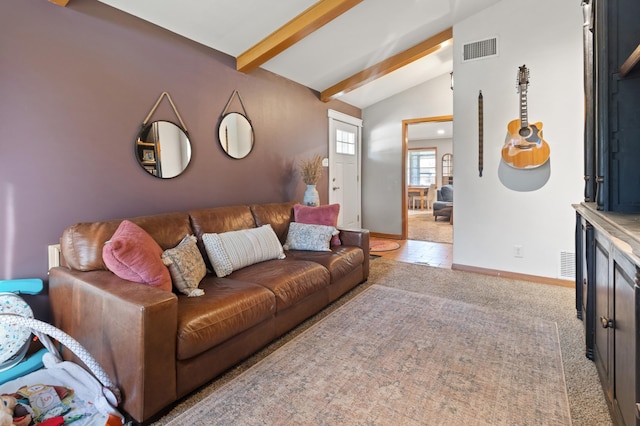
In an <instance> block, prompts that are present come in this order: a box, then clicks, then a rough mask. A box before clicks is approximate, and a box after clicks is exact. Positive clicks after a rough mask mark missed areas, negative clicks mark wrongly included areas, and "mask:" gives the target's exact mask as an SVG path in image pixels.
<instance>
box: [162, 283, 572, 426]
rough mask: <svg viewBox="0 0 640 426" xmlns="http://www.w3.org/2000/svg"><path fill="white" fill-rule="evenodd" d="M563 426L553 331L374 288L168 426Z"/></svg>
mask: <svg viewBox="0 0 640 426" xmlns="http://www.w3.org/2000/svg"><path fill="white" fill-rule="evenodd" d="M213 424H222V425H319V424H325V425H343V424H349V425H355V424H362V425H392V424H397V425H407V426H409V425H416V426H418V425H425V424H441V425H468V424H475V425H487V426H489V425H513V424H518V425H540V424H549V425H570V424H571V419H570V417H569V404H568V401H567V394H566V389H565V382H564V375H563V370H562V361H561V356H560V344H559V341H558V333H557V328H556V324H555V323H553V322H550V321H545V320H542V319H539V318H527V319H521V318H517V317H513V316H511V317H507V316H505V315H504V314H503V313H498V312H496V311H493V310H491V309H486V308H480V307H477V306H474V305H470V304H466V303H462V302H457V301H452V300H448V299H443V298H438V297H433V296H427V295H421V294H417V293H414V292H408V291H405V290H400V289H394V288H389V287H383V286H375V285H374V286H371V287H369V288H368V289H367V290H366V291H365V292H363V293H362V294H360V295H359V296H358V297H356V298H354V299H353V300H351V301H350V302H349V303H348V304H346V305H344V306H343V307H342V308H341V309H339V310H337V311H335V312H334V313H332V314H331V315H330V316H328V317H326V318H325V319H324V320H322V321H320V322H319V323H317V324H315V325H314V326H313V327H311V328H310V329H309V330H307V331H306V332H305V333H303V334H301V335H300V336H298V337H297V338H295V339H294V340H292V341H291V342H289V343H287V344H286V345H284V346H283V347H282V348H280V349H279V350H278V351H276V352H274V353H273V354H271V355H270V356H268V357H267V358H265V359H264V360H262V361H261V362H260V363H258V364H257V365H255V366H254V367H252V368H251V369H249V370H248V371H246V372H245V373H243V374H242V375H241V376H239V377H238V378H236V379H235V380H233V381H232V382H230V383H229V384H227V385H226V386H224V387H223V388H221V389H219V390H218V391H216V392H214V393H212V394H211V395H209V396H208V397H207V398H206V399H204V400H203V401H202V402H200V403H199V404H198V405H197V406H196V407H194V408H192V409H190V410H187V411H186V412H185V413H183V414H182V415H180V416H179V417H178V418H176V419H175V420H174V421H172V422H171V423H169V425H213Z"/></svg>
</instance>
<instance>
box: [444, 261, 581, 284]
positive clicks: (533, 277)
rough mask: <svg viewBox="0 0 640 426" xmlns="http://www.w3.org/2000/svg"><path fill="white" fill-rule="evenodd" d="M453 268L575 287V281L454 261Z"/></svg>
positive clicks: (493, 275)
mask: <svg viewBox="0 0 640 426" xmlns="http://www.w3.org/2000/svg"><path fill="white" fill-rule="evenodd" d="M451 269H454V270H456V271H465V272H475V273H476V274H482V275H490V276H492V277H502V278H509V279H513V280H521V281H530V282H534V283H539V284H549V285H555V286H559V287H570V288H575V287H576V283H575V281H570V280H561V279H559V278H549V277H540V276H537V275H528V274H519V273H517V272H507V271H499V270H497V269H487V268H480V267H478V266H469V265H459V264H457V263H454V264H453V265H451Z"/></svg>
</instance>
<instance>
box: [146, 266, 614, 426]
mask: <svg viewBox="0 0 640 426" xmlns="http://www.w3.org/2000/svg"><path fill="white" fill-rule="evenodd" d="M373 284H377V285H383V286H387V287H394V288H400V289H404V290H408V291H413V292H416V293H420V294H425V295H431V296H436V297H441V298H445V299H450V300H456V301H461V302H464V303H468V304H472V305H476V306H479V307H485V308H490V309H492V310H495V311H497V312H502V313H504V314H505V316H516V317H518V318H520V319H524V320H528V319H533V318H543V319H545V320H547V321H552V322H555V323H556V324H557V325H558V335H559V338H560V348H561V352H562V363H563V366H564V372H565V381H566V386H567V393H568V398H569V408H570V411H571V418H572V421H573V425H574V426H581V425H584V426H593V425H603V426H604V425H612V424H613V423H612V421H611V417H610V415H609V411H608V409H607V405H606V403H605V399H604V395H603V392H602V388H601V385H600V382H599V381H598V377H597V373H596V369H595V365H594V364H593V362H591V361H589V360H588V359H587V358H586V357H585V356H584V338H583V332H582V322H581V321H580V320H578V319H577V318H576V311H575V302H574V301H575V298H574V292H573V290H572V289H569V288H565V287H556V286H550V285H544V284H536V283H530V282H525V281H516V280H511V279H506V278H496V277H489V276H485V275H480V274H474V273H470V272H463V271H452V270H449V269H443V268H434V267H430V266H425V265H419V264H409V263H403V262H396V261H392V260H388V259H384V258H377V259H375V260H372V262H371V273H370V276H369V280H368V281H367V282H366V283H364V284H361V285H360V286H358V287H356V288H355V289H354V290H352V291H351V292H350V293H348V294H346V295H345V296H344V297H342V298H341V299H340V300H338V301H337V302H335V303H334V304H332V305H331V306H329V307H327V308H326V309H325V310H323V311H322V312H320V313H319V314H317V315H316V316H314V317H312V318H310V319H309V320H308V321H306V322H305V323H303V324H301V325H300V326H299V327H297V328H296V329H295V330H293V331H292V332H290V333H288V334H287V335H285V336H283V337H282V338H281V339H278V340H277V341H275V342H273V343H272V344H270V345H269V346H267V347H266V348H264V349H263V350H262V351H260V352H258V353H256V354H255V355H253V356H252V357H250V358H249V359H247V360H246V361H244V362H242V363H241V364H239V365H237V366H236V367H234V368H233V369H231V370H229V371H228V372H227V373H225V374H224V375H222V376H221V377H219V378H218V379H217V380H214V381H212V382H211V383H210V384H209V385H207V386H204V387H202V388H201V389H200V391H198V392H196V393H193V394H192V395H190V396H189V397H187V398H185V399H183V400H182V401H180V402H179V403H178V404H176V406H175V407H174V408H173V409H172V410H171V411H170V412H169V413H168V414H166V415H165V416H164V417H163V418H161V419H160V420H158V421H157V422H156V423H155V424H156V425H157V426H162V425H166V424H168V422H169V421H171V420H173V419H175V418H176V417H177V416H179V415H180V414H181V413H183V412H185V411H186V410H188V409H190V408H192V407H195V406H197V405H198V404H199V403H200V402H201V401H203V400H204V399H205V398H206V397H207V396H209V395H211V394H212V393H213V392H215V391H216V390H217V389H220V388H221V387H222V386H225V385H226V384H227V383H230V382H231V381H233V380H234V379H235V378H237V377H238V376H239V375H240V374H242V373H243V372H244V371H246V370H247V369H249V368H251V367H252V366H254V365H256V364H257V363H258V362H259V361H260V360H262V359H264V358H265V357H266V356H268V355H269V354H272V353H274V352H276V351H277V350H279V349H280V348H281V347H282V346H283V345H284V344H285V343H287V342H289V341H291V340H292V339H293V338H295V337H296V336H298V335H300V334H301V333H302V332H304V331H305V330H307V329H308V328H309V327H310V326H311V325H313V324H315V323H317V322H318V321H319V320H320V319H322V318H324V317H326V316H327V315H329V314H330V313H331V312H334V311H335V310H336V309H337V308H338V307H340V306H342V305H344V304H345V303H346V302H347V301H349V300H350V299H352V298H353V297H354V296H356V295H357V294H360V293H361V292H362V291H364V290H365V289H366V288H368V287H369V286H371V285H373Z"/></svg>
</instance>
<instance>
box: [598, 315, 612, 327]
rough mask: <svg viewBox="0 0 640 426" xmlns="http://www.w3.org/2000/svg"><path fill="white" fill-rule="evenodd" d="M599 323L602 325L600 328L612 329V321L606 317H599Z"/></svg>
mask: <svg viewBox="0 0 640 426" xmlns="http://www.w3.org/2000/svg"><path fill="white" fill-rule="evenodd" d="M600 322H601V323H602V328H613V320H611V319H608V318H607V317H604V316H602V317H600Z"/></svg>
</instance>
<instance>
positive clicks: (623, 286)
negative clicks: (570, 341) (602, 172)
mask: <svg viewBox="0 0 640 426" xmlns="http://www.w3.org/2000/svg"><path fill="white" fill-rule="evenodd" d="M574 207H575V208H576V211H577V216H576V254H577V259H576V260H577V261H578V263H577V266H579V267H578V268H577V269H576V309H577V310H578V318H580V319H582V321H583V323H584V331H585V355H586V356H587V357H588V358H590V359H592V360H593V361H594V362H595V364H596V367H597V370H598V375H599V377H600V381H601V383H602V387H603V390H604V392H605V394H606V396H607V400H608V402H609V405H610V408H611V411H612V414H613V418H614V419H615V420H616V423H617V424H620V425H627V426H629V425H640V420H639V418H638V413H639V411H638V405H637V403H638V402H640V387H639V386H640V380H638V373H640V347H639V346H638V343H639V342H638V337H637V336H638V332H640V287H639V286H638V284H639V283H640V215H631V214H622V213H613V212H602V211H598V210H597V206H596V205H595V203H582V204H580V205H576V206H574Z"/></svg>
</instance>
